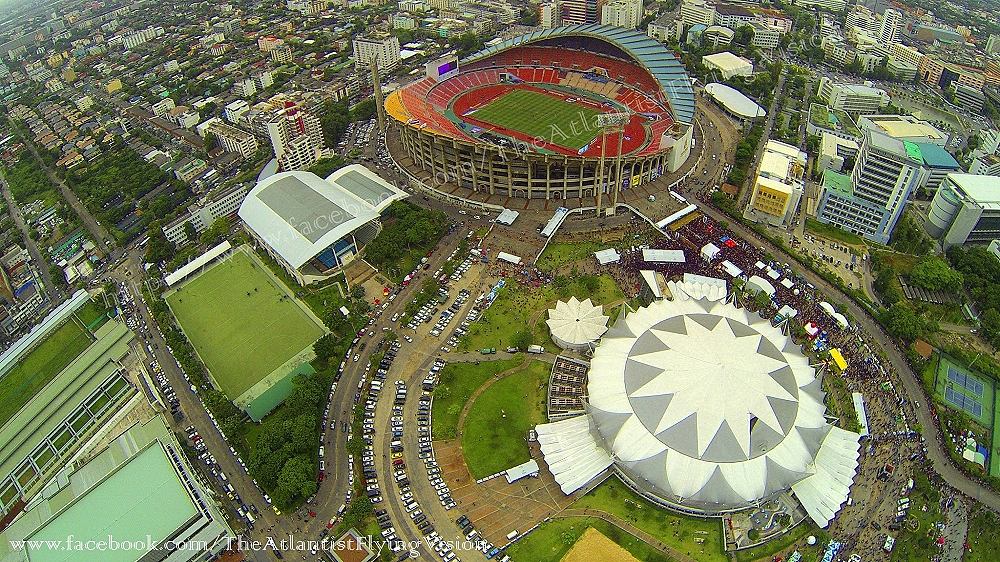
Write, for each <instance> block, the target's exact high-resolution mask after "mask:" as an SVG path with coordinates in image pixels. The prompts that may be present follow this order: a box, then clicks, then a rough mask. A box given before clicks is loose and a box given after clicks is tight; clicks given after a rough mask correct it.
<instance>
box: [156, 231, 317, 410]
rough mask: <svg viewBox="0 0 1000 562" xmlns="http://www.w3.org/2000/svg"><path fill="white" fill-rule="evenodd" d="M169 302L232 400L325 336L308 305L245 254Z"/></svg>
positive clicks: (216, 266) (168, 298)
mask: <svg viewBox="0 0 1000 562" xmlns="http://www.w3.org/2000/svg"><path fill="white" fill-rule="evenodd" d="M165 298H166V301H167V304H168V305H170V309H171V311H173V313H174V316H175V317H176V318H177V322H178V323H179V324H180V326H181V328H182V329H183V330H184V333H185V334H186V335H187V337H188V339H189V340H190V341H191V344H192V345H194V348H195V350H196V351H197V352H198V355H199V356H200V357H201V360H202V361H203V362H204V363H205V366H206V367H207V368H208V370H209V372H210V373H211V375H212V378H213V379H214V380H215V383H216V384H217V385H218V387H219V389H220V390H222V391H223V392H224V393H225V394H226V396H228V397H229V399H230V400H236V399H237V398H239V397H240V396H241V395H242V394H243V393H245V392H246V391H247V390H249V389H250V388H251V387H253V386H254V385H256V384H257V383H258V382H260V381H262V380H263V379H264V378H265V377H267V376H268V375H269V374H271V373H272V372H273V371H275V370H276V369H278V368H279V367H283V366H285V363H286V362H288V361H290V360H291V359H293V358H295V356H296V355H299V354H301V353H302V352H303V350H308V349H309V348H311V346H312V344H313V343H314V342H315V341H316V340H317V339H319V338H320V337H321V336H322V335H323V333H324V329H323V327H322V326H321V325H320V324H319V323H318V320H316V319H315V317H313V316H312V315H311V314H310V313H308V312H307V311H306V309H305V305H304V304H302V303H301V302H299V301H298V300H297V299H296V298H295V297H294V295H293V294H292V293H291V291H290V290H289V289H288V288H287V287H285V286H284V284H283V283H281V282H280V281H279V280H278V279H277V278H276V277H274V275H272V274H271V272H270V271H267V270H266V268H265V266H264V265H263V264H261V263H259V262H258V261H257V259H256V258H255V257H252V256H251V255H249V254H248V253H247V251H246V250H244V249H241V250H237V251H236V252H234V253H233V254H232V255H231V256H230V257H228V258H226V259H223V260H221V261H219V262H218V263H216V264H214V265H212V266H210V267H209V269H207V270H205V271H204V272H202V273H201V274H199V275H197V276H195V277H193V278H192V279H190V280H189V281H187V282H186V283H184V284H182V285H181V286H179V287H178V288H177V289H176V290H174V291H172V292H170V293H168V294H167V295H166V297H165ZM296 366H297V365H290V366H288V367H289V369H293V368H295V367H296Z"/></svg>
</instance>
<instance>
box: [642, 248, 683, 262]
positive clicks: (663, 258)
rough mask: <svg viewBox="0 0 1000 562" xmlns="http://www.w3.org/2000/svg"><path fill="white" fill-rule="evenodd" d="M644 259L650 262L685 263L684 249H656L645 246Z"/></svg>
mask: <svg viewBox="0 0 1000 562" xmlns="http://www.w3.org/2000/svg"><path fill="white" fill-rule="evenodd" d="M642 261H644V262H648V263H684V261H685V258H684V250H654V249H650V248H644V249H643V250H642Z"/></svg>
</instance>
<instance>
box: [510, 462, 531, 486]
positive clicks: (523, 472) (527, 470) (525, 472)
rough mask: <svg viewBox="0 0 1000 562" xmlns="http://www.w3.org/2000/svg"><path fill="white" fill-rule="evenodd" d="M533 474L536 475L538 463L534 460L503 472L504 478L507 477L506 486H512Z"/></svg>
mask: <svg viewBox="0 0 1000 562" xmlns="http://www.w3.org/2000/svg"><path fill="white" fill-rule="evenodd" d="M533 474H538V462H536V461H535V459H531V460H530V461H528V462H525V463H521V464H519V465H517V466H515V467H513V468H508V469H507V470H506V471H505V472H504V476H506V477H507V483H508V484H513V483H514V482H517V481H518V480H520V479H522V478H524V477H526V476H531V475H533Z"/></svg>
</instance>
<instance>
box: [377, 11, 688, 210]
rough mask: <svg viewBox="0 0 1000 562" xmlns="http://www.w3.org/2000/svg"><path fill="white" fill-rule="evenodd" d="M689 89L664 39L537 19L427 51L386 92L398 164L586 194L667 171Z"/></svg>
mask: <svg viewBox="0 0 1000 562" xmlns="http://www.w3.org/2000/svg"><path fill="white" fill-rule="evenodd" d="M694 104H695V99H694V93H693V91H692V89H691V82H690V79H689V78H688V76H687V73H686V72H685V70H684V67H683V65H682V64H681V62H680V61H679V60H677V58H676V56H675V55H674V54H673V53H672V52H670V51H668V50H666V49H665V48H664V47H663V45H661V44H660V43H657V42H656V41H654V40H653V39H650V38H649V37H647V36H645V35H642V34H640V33H637V32H635V31H633V30H625V29H621V28H617V27H610V26H604V25H594V24H588V25H572V26H566V27H559V28H552V29H543V30H540V31H536V32H533V33H529V34H527V35H522V36H519V37H516V38H513V39H509V40H506V41H503V42H501V43H498V44H496V45H493V46H491V47H488V48H487V49H485V50H483V51H480V52H478V53H476V54H473V55H471V56H469V57H468V58H466V59H465V60H462V61H457V60H455V59H451V60H447V59H446V60H442V61H437V62H434V63H429V64H428V65H427V68H426V76H425V77H424V78H422V79H420V80H417V81H415V82H412V83H410V84H408V85H406V86H404V87H403V88H400V89H398V90H396V91H394V92H392V93H391V94H389V95H388V96H387V97H386V100H385V111H386V114H387V115H388V121H389V124H390V129H391V130H390V134H391V133H393V132H398V137H399V144H400V145H401V151H402V152H405V157H404V158H400V157H397V161H398V162H399V161H400V160H404V162H401V164H402V165H404V167H407V168H411V169H414V170H416V171H419V172H420V174H423V175H425V176H428V175H429V176H430V177H432V178H434V180H435V181H434V182H432V183H434V184H435V185H439V186H440V185H441V184H442V181H440V180H443V182H444V183H448V184H451V185H454V186H457V188H458V189H461V190H465V191H463V193H466V194H469V196H470V197H477V198H479V199H482V198H483V197H488V196H493V195H499V196H505V197H519V198H529V199H546V200H549V199H561V200H566V199H592V198H595V197H602V195H600V194H598V191H597V189H598V187H599V186H603V189H602V190H601V192H600V193H601V194H613V199H615V200H617V198H618V195H619V193H622V192H625V191H627V190H628V189H629V188H630V187H636V186H638V185H641V184H643V183H646V182H649V181H652V180H655V179H657V178H658V177H660V176H661V175H664V174H668V173H670V172H674V171H676V170H677V169H679V168H680V167H681V166H682V165H683V164H684V162H685V161H686V160H687V158H688V155H689V154H690V152H691V143H692V130H693V128H692V125H693V122H694V114H695V106H694Z"/></svg>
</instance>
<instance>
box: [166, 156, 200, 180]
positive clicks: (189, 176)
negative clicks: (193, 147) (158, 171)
mask: <svg viewBox="0 0 1000 562" xmlns="http://www.w3.org/2000/svg"><path fill="white" fill-rule="evenodd" d="M207 168H208V164H206V163H205V161H204V160H201V159H199V158H185V159H183V160H181V161H180V162H178V163H177V165H176V166H174V176H175V177H176V178H177V179H179V180H180V181H182V182H184V183H191V182H192V181H193V180H194V179H195V178H196V177H198V176H199V175H201V173H202V172H204V171H205V170H206V169H207Z"/></svg>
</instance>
